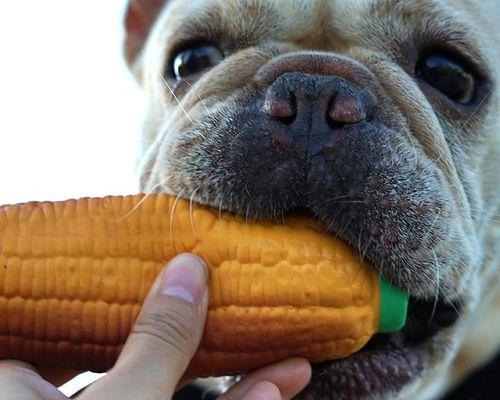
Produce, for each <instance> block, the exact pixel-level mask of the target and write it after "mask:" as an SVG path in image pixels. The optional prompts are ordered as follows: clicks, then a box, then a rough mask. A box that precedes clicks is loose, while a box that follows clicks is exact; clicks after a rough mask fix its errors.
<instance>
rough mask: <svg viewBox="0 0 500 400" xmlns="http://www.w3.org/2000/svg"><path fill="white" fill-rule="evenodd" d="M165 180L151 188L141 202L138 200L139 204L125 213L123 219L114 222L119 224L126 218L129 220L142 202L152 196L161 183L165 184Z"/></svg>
mask: <svg viewBox="0 0 500 400" xmlns="http://www.w3.org/2000/svg"><path fill="white" fill-rule="evenodd" d="M165 181H166V179H165V180H162V181H160V182H158V183H157V184H156V185H154V186H153V188H152V189H151V191H150V192H149V193H146V194H145V195H144V196H143V198H142V199H141V200H139V202H138V203H137V204H136V205H135V206H134V207H133V208H132V209H131V210H130V211H129V212H128V213H127V214H125V215H124V216H123V217H121V218H118V219H117V220H116V222H121V221H124V220H126V219H128V218H130V217H131V216H132V215H133V214H134V213H135V212H136V211H137V210H138V209H139V208H140V207H141V206H142V205H143V204H144V202H145V201H146V200H147V199H148V198H149V197H151V196H152V195H153V194H154V190H155V189H156V188H158V187H159V186H161V185H162V184H163V183H165Z"/></svg>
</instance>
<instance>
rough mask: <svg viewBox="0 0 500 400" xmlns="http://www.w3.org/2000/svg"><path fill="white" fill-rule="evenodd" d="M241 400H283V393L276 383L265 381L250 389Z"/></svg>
mask: <svg viewBox="0 0 500 400" xmlns="http://www.w3.org/2000/svg"><path fill="white" fill-rule="evenodd" d="M241 400H281V393H280V390H279V389H278V386H276V385H275V384H274V383H272V382H268V381H263V382H259V383H256V384H255V385H253V386H252V387H250V389H248V391H247V392H246V393H245V394H244V395H243V397H242V398H241Z"/></svg>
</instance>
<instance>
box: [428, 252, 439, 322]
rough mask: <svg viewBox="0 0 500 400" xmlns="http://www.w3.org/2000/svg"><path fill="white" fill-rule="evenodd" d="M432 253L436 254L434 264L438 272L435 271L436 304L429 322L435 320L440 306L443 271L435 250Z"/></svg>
mask: <svg viewBox="0 0 500 400" xmlns="http://www.w3.org/2000/svg"><path fill="white" fill-rule="evenodd" d="M432 253H433V254H434V263H435V266H436V271H435V286H436V287H435V294H434V304H433V305H432V311H431V316H430V318H429V321H432V319H433V318H434V315H435V314H436V308H437V305H438V301H439V286H440V278H441V277H440V275H441V271H440V265H439V261H438V258H437V255H436V252H435V251H434V249H432Z"/></svg>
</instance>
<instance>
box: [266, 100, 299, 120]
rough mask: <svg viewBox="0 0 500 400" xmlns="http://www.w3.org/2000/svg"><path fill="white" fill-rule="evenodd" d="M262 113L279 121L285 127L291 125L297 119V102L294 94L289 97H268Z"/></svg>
mask: <svg viewBox="0 0 500 400" xmlns="http://www.w3.org/2000/svg"><path fill="white" fill-rule="evenodd" d="M262 112H263V113H264V114H266V115H268V116H269V117H273V118H277V119H279V120H280V121H281V122H282V123H283V124H285V125H291V124H292V123H293V122H294V121H295V118H296V117H297V101H296V99H295V96H294V94H293V93H289V95H288V96H287V97H278V96H276V97H272V96H268V97H267V98H266V100H265V101H264V105H263V106H262Z"/></svg>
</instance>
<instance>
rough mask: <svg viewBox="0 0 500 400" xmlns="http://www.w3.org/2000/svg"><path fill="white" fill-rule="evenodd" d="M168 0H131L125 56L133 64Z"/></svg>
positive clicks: (126, 24)
mask: <svg viewBox="0 0 500 400" xmlns="http://www.w3.org/2000/svg"><path fill="white" fill-rule="evenodd" d="M167 1H168V0H130V1H129V3H128V7H127V11H126V13H125V31H126V36H125V58H126V59H127V62H128V63H129V64H132V63H133V62H134V60H135V59H136V57H137V55H138V54H139V53H140V51H141V49H142V47H143V46H144V43H145V42H146V39H147V37H148V35H149V32H150V30H151V27H152V26H153V24H154V23H155V21H156V18H157V17H158V14H159V13H160V11H161V9H162V8H163V6H164V5H165V4H166V3H167Z"/></svg>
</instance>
